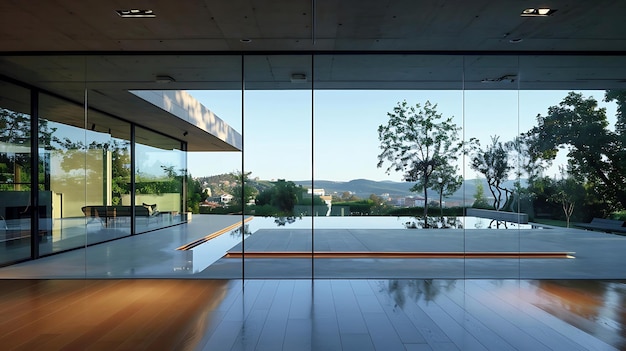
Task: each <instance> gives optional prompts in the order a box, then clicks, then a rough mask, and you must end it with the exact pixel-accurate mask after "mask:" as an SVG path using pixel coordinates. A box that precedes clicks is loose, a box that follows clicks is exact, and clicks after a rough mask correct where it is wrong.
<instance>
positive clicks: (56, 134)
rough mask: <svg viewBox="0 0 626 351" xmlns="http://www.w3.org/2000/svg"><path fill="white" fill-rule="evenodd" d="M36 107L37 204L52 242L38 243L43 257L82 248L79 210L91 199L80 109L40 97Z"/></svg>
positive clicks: (83, 238) (83, 239)
mask: <svg viewBox="0 0 626 351" xmlns="http://www.w3.org/2000/svg"><path fill="white" fill-rule="evenodd" d="M39 107H40V110H39V118H40V130H39V150H40V151H39V179H38V182H39V192H40V204H39V205H40V207H41V208H42V211H44V210H45V212H46V215H47V213H48V212H50V215H51V216H50V217H49V218H51V219H52V223H51V224H52V228H51V230H52V240H50V241H48V242H42V243H41V244H40V253H41V254H42V255H45V254H50V253H54V252H58V251H63V250H68V249H73V248H77V247H82V246H85V244H86V232H87V230H88V229H89V228H90V227H87V225H86V222H85V213H84V212H83V207H84V206H85V204H86V203H89V202H91V200H92V199H90V198H87V188H88V187H89V181H90V179H88V177H87V173H86V169H87V166H86V165H87V164H88V163H92V162H93V159H89V158H88V157H86V156H87V153H86V151H87V150H86V149H87V148H86V143H85V129H84V128H83V127H82V126H83V125H84V108H83V107H82V106H80V105H77V104H74V103H70V102H67V101H65V100H61V99H59V98H55V97H52V96H49V95H46V94H40V95H39ZM48 209H50V210H48ZM44 224H45V223H44ZM46 225H47V224H46ZM44 228H45V229H42V228H41V224H40V230H49V227H45V226H44ZM95 228H96V227H93V229H94V230H96V229H95Z"/></svg>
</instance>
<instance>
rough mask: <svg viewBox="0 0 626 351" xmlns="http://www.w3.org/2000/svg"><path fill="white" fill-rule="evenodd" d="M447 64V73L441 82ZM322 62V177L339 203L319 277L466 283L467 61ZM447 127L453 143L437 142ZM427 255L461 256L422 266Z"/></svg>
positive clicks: (332, 204) (318, 120)
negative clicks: (455, 279) (464, 146)
mask: <svg viewBox="0 0 626 351" xmlns="http://www.w3.org/2000/svg"><path fill="white" fill-rule="evenodd" d="M442 62H443V63H445V65H446V67H447V68H446V70H445V71H444V72H438V74H433V71H434V67H435V66H438V65H441V64H442ZM315 63H316V64H315V72H316V75H315V83H316V87H317V89H316V90H315V100H314V101H315V105H314V111H315V115H314V122H315V139H314V154H315V170H314V171H315V178H314V179H315V182H316V184H318V185H317V186H318V187H319V188H320V189H324V195H325V196H324V198H325V200H326V201H327V202H328V204H329V211H328V212H327V213H326V215H325V216H326V217H324V218H319V220H316V224H317V223H319V224H317V225H316V230H315V231H314V236H315V238H316V240H315V244H316V247H315V251H316V252H319V253H320V255H318V256H317V257H318V258H317V259H316V262H315V277H316V278H335V277H343V276H349V277H358V278H367V277H371V276H378V275H381V274H382V275H392V276H394V277H398V278H418V277H419V278H431V277H440V278H446V277H460V276H463V273H464V265H463V263H464V262H463V256H462V253H463V252H464V244H465V243H464V235H463V229H462V225H461V224H462V215H463V211H462V207H461V203H459V198H458V197H457V198H454V197H452V198H450V195H453V193H455V192H457V191H458V190H459V189H460V188H461V186H462V183H461V182H459V181H458V178H459V177H460V176H461V172H462V167H461V161H462V153H461V150H460V147H459V143H460V142H461V141H462V136H463V134H462V131H463V130H462V127H463V123H464V118H463V116H464V115H463V85H462V82H463V60H462V57H459V56H412V55H367V56H362V55H327V56H325V55H320V56H317V57H316V60H315ZM335 67H349V68H350V69H348V70H345V71H343V72H337V71H336V69H335ZM337 81H340V82H341V84H338V83H337ZM444 122H445V123H447V124H448V127H446V128H442V129H441V136H442V137H445V138H447V140H448V141H450V143H449V144H446V143H439V142H433V141H434V140H431V139H430V138H431V137H432V135H433V134H434V133H435V129H436V128H433V126H435V125H439V124H441V123H444ZM428 125H430V126H428ZM422 127H424V129H422ZM427 128H430V132H426V130H427ZM403 138H404V139H403ZM438 179H440V180H441V182H438V181H437V180H438ZM438 186H440V187H441V188H442V189H443V191H441V192H440V191H438V190H439V188H438ZM444 195H445V196H444ZM444 201H445V202H444ZM444 203H445V205H444ZM426 213H427V215H426ZM426 228H429V229H426ZM444 228H447V229H444ZM442 242H445V245H442ZM427 252H456V253H458V255H456V257H455V256H454V255H450V257H449V259H448V260H446V261H445V265H442V263H443V262H444V261H442V259H428V258H424V259H420V258H414V257H418V256H419V255H420V254H424V253H427ZM357 253H358V254H360V255H361V256H360V257H359V256H357V257H351V256H350V255H353V254H357ZM324 255H325V256H326V257H325V256H324ZM406 255H412V256H411V257H413V258H405V257H407V256H406ZM328 256H331V257H334V258H332V259H330V258H328Z"/></svg>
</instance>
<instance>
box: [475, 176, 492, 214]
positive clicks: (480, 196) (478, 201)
mask: <svg viewBox="0 0 626 351" xmlns="http://www.w3.org/2000/svg"><path fill="white" fill-rule="evenodd" d="M475 181H476V191H475V192H474V204H472V207H475V208H488V207H489V203H488V202H487V198H486V197H485V187H484V186H483V183H482V181H481V180H480V179H476V180H475Z"/></svg>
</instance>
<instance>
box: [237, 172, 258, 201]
mask: <svg viewBox="0 0 626 351" xmlns="http://www.w3.org/2000/svg"><path fill="white" fill-rule="evenodd" d="M250 174H252V172H246V173H242V172H236V173H233V177H234V178H235V180H236V185H235V186H234V187H233V188H232V195H233V200H232V201H233V206H234V207H236V208H240V209H242V210H245V205H246V204H247V203H249V202H250V200H252V199H253V198H254V197H255V196H256V195H257V194H258V193H259V191H258V190H257V189H256V188H254V187H253V186H252V185H250V180H249V179H250Z"/></svg>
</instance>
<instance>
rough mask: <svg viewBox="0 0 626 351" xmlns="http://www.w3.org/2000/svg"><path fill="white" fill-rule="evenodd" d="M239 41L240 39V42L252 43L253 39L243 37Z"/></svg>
mask: <svg viewBox="0 0 626 351" xmlns="http://www.w3.org/2000/svg"><path fill="white" fill-rule="evenodd" d="M239 41H240V42H242V43H251V42H252V39H249V38H243V39H239Z"/></svg>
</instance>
